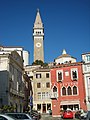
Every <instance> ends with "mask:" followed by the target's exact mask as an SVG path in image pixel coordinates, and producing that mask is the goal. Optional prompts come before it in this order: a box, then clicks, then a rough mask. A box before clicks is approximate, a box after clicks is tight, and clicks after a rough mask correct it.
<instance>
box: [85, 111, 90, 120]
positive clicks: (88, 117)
mask: <svg viewBox="0 0 90 120" xmlns="http://www.w3.org/2000/svg"><path fill="white" fill-rule="evenodd" d="M86 120H90V111H88V112H87V117H86Z"/></svg>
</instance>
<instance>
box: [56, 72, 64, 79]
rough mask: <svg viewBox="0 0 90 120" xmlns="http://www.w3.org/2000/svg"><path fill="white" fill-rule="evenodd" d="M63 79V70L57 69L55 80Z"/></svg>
mask: <svg viewBox="0 0 90 120" xmlns="http://www.w3.org/2000/svg"><path fill="white" fill-rule="evenodd" d="M62 80H63V72H62V70H57V81H62Z"/></svg>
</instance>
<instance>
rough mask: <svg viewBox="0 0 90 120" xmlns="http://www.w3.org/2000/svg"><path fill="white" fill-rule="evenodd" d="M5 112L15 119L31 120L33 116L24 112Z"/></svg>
mask: <svg viewBox="0 0 90 120" xmlns="http://www.w3.org/2000/svg"><path fill="white" fill-rule="evenodd" d="M5 114H6V115H8V116H10V117H13V118H15V119H16V120H33V118H32V117H31V116H30V115H29V114H26V113H5Z"/></svg>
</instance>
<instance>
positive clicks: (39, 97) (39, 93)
mask: <svg viewBox="0 0 90 120" xmlns="http://www.w3.org/2000/svg"><path fill="white" fill-rule="evenodd" d="M37 95H38V100H41V92H38V93H37Z"/></svg>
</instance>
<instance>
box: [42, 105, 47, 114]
mask: <svg viewBox="0 0 90 120" xmlns="http://www.w3.org/2000/svg"><path fill="white" fill-rule="evenodd" d="M42 113H46V104H42Z"/></svg>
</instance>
